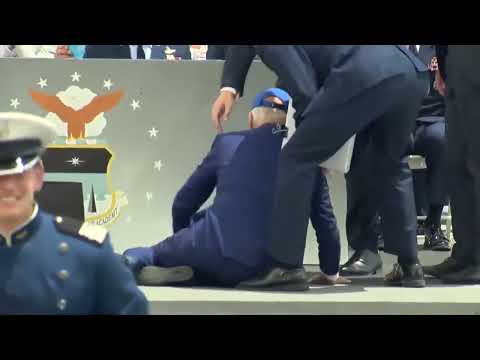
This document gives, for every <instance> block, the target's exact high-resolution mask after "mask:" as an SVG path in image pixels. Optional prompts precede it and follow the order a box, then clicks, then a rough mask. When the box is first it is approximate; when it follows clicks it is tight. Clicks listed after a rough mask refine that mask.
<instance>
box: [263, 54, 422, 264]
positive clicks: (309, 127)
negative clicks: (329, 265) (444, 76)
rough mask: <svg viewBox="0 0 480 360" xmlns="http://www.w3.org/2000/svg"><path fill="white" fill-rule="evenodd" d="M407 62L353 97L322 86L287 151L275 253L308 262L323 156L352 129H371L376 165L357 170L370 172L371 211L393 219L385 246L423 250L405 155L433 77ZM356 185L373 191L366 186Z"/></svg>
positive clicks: (400, 251)
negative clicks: (401, 69)
mask: <svg viewBox="0 0 480 360" xmlns="http://www.w3.org/2000/svg"><path fill="white" fill-rule="evenodd" d="M401 61H403V59H401ZM405 62H407V60H405ZM405 68H406V69H409V71H406V73H405V75H398V76H396V77H392V78H390V79H387V80H384V81H382V82H381V83H379V84H378V85H377V86H375V87H373V88H370V89H366V90H365V91H364V92H363V93H361V94H359V95H357V96H356V97H354V98H351V99H349V100H348V101H347V102H346V103H345V102H343V103H342V102H339V101H338V99H341V98H342V94H341V93H335V92H334V91H329V92H327V91H323V89H321V90H320V91H319V92H318V93H317V95H316V96H315V97H314V99H313V100H312V101H311V103H310V104H309V105H308V106H307V108H306V110H305V112H304V114H303V120H302V124H301V126H299V128H298V129H297V131H296V133H295V134H294V136H293V137H292V138H291V139H290V141H289V143H288V144H287V145H286V146H285V147H284V149H283V151H282V154H281V160H280V164H279V174H278V178H277V184H276V196H275V200H274V209H273V213H272V227H271V228H272V232H271V238H270V239H269V242H268V255H269V256H271V257H272V258H274V259H276V260H277V261H280V262H282V263H285V264H289V265H291V266H302V261H303V253H304V250H305V240H306V231H307V225H308V218H309V215H310V211H311V196H312V192H313V186H314V181H315V174H316V169H317V167H318V163H319V162H321V161H325V160H326V159H328V158H329V157H331V156H332V155H333V154H334V153H335V152H336V151H338V150H339V149H340V147H341V146H342V145H343V144H344V143H345V142H346V141H347V140H348V139H349V138H350V137H351V136H352V135H353V134H356V133H360V132H364V133H365V135H363V136H371V139H372V145H373V146H372V147H371V151H370V153H369V155H368V157H369V162H370V164H371V168H372V171H369V173H365V174H364V171H365V169H361V168H359V169H358V170H357V171H358V172H360V173H362V175H361V176H367V177H368V180H369V181H367V185H365V186H368V187H369V189H371V192H370V203H371V204H372V205H371V208H372V211H375V210H374V209H377V208H378V209H380V214H381V215H382V218H383V219H384V222H386V223H387V224H388V225H389V226H388V231H386V232H385V235H384V236H385V245H386V250H389V251H390V252H392V253H394V254H397V255H399V256H402V257H405V258H412V257H413V258H415V257H416V255H417V253H416V251H417V250H416V216H415V208H414V196H413V186H412V176H411V171H410V169H409V168H408V164H407V163H406V162H405V161H403V155H404V154H405V151H406V148H407V145H408V141H409V136H410V133H411V132H412V131H413V129H414V125H415V114H416V113H417V111H418V109H419V107H420V103H421V101H422V98H423V96H424V95H425V92H426V88H427V82H428V81H427V78H426V77H425V78H423V79H422V80H420V79H419V75H417V73H416V72H415V70H414V68H413V66H412V65H411V64H410V63H406V64H405ZM278 75H279V77H280V78H281V74H278ZM339 91H341V90H339ZM400 94H401V96H400ZM356 191H358V192H359V193H366V191H365V189H363V188H361V189H356ZM399 204H403V205H404V206H401V205H399ZM367 216H368V215H367ZM369 218H371V217H369Z"/></svg>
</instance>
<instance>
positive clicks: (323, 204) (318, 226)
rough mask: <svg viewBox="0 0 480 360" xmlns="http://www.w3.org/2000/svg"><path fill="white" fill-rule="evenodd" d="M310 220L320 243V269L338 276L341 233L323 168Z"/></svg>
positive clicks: (318, 178)
mask: <svg viewBox="0 0 480 360" xmlns="http://www.w3.org/2000/svg"><path fill="white" fill-rule="evenodd" d="M310 221H311V222H312V226H313V228H314V229H315V233H316V236H317V243H318V258H319V260H320V269H321V270H322V272H323V273H324V274H325V275H328V276H337V275H338V268H339V264H340V233H339V231H338V226H337V220H336V218H335V215H334V213H333V208H332V204H331V201H330V194H329V188H328V183H327V179H326V177H325V175H324V174H323V172H322V169H321V168H320V167H319V168H318V169H317V175H316V178H315V185H314V188H313V193H312V211H311V213H310Z"/></svg>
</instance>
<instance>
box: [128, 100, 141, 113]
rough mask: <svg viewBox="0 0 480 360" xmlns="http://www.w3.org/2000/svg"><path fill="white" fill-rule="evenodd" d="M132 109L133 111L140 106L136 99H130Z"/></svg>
mask: <svg viewBox="0 0 480 360" xmlns="http://www.w3.org/2000/svg"><path fill="white" fill-rule="evenodd" d="M130 106H131V107H132V109H133V110H134V111H135V110H137V109H138V108H139V107H140V101H138V100H132V103H131V104H130Z"/></svg>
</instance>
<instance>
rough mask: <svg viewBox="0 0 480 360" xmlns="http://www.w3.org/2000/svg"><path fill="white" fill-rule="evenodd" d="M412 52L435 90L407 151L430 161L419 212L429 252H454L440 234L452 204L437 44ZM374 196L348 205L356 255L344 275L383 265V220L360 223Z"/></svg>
mask: <svg viewBox="0 0 480 360" xmlns="http://www.w3.org/2000/svg"><path fill="white" fill-rule="evenodd" d="M409 50H410V51H411V52H412V53H413V54H414V55H416V56H418V57H419V58H420V59H421V60H422V62H423V63H424V64H425V65H426V66H427V67H428V69H429V70H430V90H429V93H428V95H427V96H426V97H425V98H424V100H423V102H422V106H421V107H420V111H419V112H418V114H417V115H416V127H415V130H414V132H413V133H412V138H411V144H410V145H409V147H408V154H409V155H410V154H416V155H422V156H424V157H425V159H426V162H427V169H425V170H417V171H413V176H414V187H415V201H416V204H417V205H416V208H417V212H419V213H420V212H421V211H424V212H425V213H426V215H427V219H426V221H425V224H424V227H425V249H429V250H438V251H449V250H450V245H449V241H448V239H447V238H446V237H445V235H444V233H443V232H442V230H441V216H442V210H443V207H444V205H445V203H446V202H447V187H446V178H447V172H446V137H445V102H444V99H443V97H442V95H440V94H439V93H438V92H437V90H436V89H435V87H434V84H435V76H436V71H437V68H438V65H437V58H436V56H435V49H434V45H409ZM355 155H356V154H355ZM409 155H407V156H409ZM368 161H369V159H368V158H366V159H362V160H360V159H359V161H356V166H368ZM355 173H356V172H355V171H353V172H351V173H350V174H347V184H348V185H350V186H348V188H349V189H350V188H351V187H353V185H352V183H353V182H355V181H358V179H354V178H352V174H355ZM369 197H370V194H369V193H367V194H364V197H363V198H362V199H361V200H360V201H355V199H352V198H351V197H348V199H349V200H351V201H348V202H349V206H348V208H349V210H348V213H347V234H348V241H349V245H350V247H351V248H353V249H354V250H355V252H354V254H353V255H352V257H351V258H350V259H349V260H348V261H347V263H345V264H344V265H343V266H342V267H341V273H342V274H343V275H348V276H363V275H370V274H374V273H375V272H376V271H377V270H378V269H379V268H380V267H381V266H382V261H381V258H380V255H379V253H378V250H379V247H378V239H382V237H383V236H382V226H381V221H380V219H379V217H378V216H376V217H375V218H371V219H367V220H366V221H359V219H358V216H359V215H361V214H363V213H364V211H363V209H362V208H363V206H364V202H365V201H368V199H369ZM355 205H357V206H358V208H357V207H356V206H355Z"/></svg>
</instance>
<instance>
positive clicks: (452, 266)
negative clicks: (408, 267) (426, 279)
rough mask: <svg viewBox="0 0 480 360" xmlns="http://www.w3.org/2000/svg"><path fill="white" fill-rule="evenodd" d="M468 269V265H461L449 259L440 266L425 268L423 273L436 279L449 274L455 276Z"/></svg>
mask: <svg viewBox="0 0 480 360" xmlns="http://www.w3.org/2000/svg"><path fill="white" fill-rule="evenodd" d="M466 267H467V266H466V265H464V264H461V263H459V262H458V261H456V260H455V259H454V258H452V257H448V258H446V259H445V260H444V261H443V262H442V263H440V264H438V265H433V266H424V267H423V272H424V273H425V274H427V275H430V276H434V277H436V278H442V277H444V276H446V275H448V274H453V273H456V272H458V271H461V270H463V269H464V268H466Z"/></svg>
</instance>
